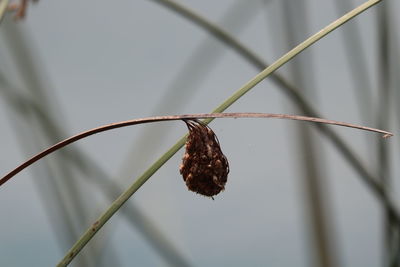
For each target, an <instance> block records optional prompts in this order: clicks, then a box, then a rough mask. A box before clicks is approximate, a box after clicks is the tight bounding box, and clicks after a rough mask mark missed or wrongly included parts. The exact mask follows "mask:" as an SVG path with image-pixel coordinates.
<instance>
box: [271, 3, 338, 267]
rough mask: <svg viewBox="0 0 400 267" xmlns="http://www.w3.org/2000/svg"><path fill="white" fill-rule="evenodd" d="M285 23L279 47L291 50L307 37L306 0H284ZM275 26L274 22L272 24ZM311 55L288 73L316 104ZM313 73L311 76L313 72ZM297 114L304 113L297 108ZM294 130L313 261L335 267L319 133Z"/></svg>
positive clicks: (323, 266)
mask: <svg viewBox="0 0 400 267" xmlns="http://www.w3.org/2000/svg"><path fill="white" fill-rule="evenodd" d="M280 3H281V4H282V5H283V8H282V11H283V14H282V16H281V17H282V22H281V23H283V25H284V28H285V30H283V31H282V35H284V37H286V38H284V40H283V42H284V43H281V44H278V45H279V47H283V48H286V49H290V47H293V46H294V45H296V43H298V42H299V41H301V38H302V36H307V35H308V34H309V32H308V29H307V28H308V21H307V18H309V16H308V14H307V11H306V9H307V8H306V1H295V2H292V1H290V0H284V1H281V2H280ZM272 25H273V24H272ZM312 61H313V59H312V54H311V53H309V54H308V56H307V58H304V57H299V58H297V60H294V61H293V62H292V64H290V66H289V72H290V74H291V76H292V77H293V79H292V80H293V81H294V82H295V84H296V85H297V86H299V87H300V88H303V95H305V96H306V97H307V99H309V100H311V101H312V102H313V103H315V104H316V103H317V100H318V97H317V96H316V93H317V92H316V90H315V88H314V84H313V75H314V73H315V70H314V68H313V64H312ZM310 74H312V75H310ZM294 110H295V113H301V110H299V108H295V109H294ZM294 128H295V131H290V132H293V134H292V139H293V140H294V142H295V148H294V150H295V151H296V152H297V153H294V154H293V155H294V156H295V160H297V161H299V169H300V172H299V175H300V176H301V179H302V180H301V185H302V189H303V190H302V195H303V207H304V213H305V214H306V215H305V218H304V222H305V227H306V229H307V232H308V233H309V240H308V241H309V242H308V244H310V246H311V249H310V254H311V257H310V258H311V262H312V265H314V266H319V267H334V266H336V265H337V264H336V258H337V255H336V254H337V252H336V249H335V247H334V242H333V236H334V234H333V232H334V231H332V230H334V227H333V221H332V220H331V218H330V215H331V208H330V207H331V203H330V198H329V195H330V194H329V193H330V192H329V190H328V189H329V187H327V186H326V178H327V177H326V176H327V173H326V172H324V170H325V169H326V168H325V166H326V163H325V161H324V153H323V152H324V151H323V150H322V145H321V142H320V141H319V139H318V138H316V132H315V131H312V129H311V128H309V127H306V125H304V124H298V125H295V126H294Z"/></svg>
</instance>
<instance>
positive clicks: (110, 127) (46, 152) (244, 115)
mask: <svg viewBox="0 0 400 267" xmlns="http://www.w3.org/2000/svg"><path fill="white" fill-rule="evenodd" d="M205 118H208V119H211V118H213V119H214V118H275V119H289V120H298V121H309V122H315V123H324V124H332V125H337V126H343V127H349V128H356V129H360V130H364V131H370V132H376V133H381V134H383V137H384V138H387V137H391V136H393V134H392V133H391V132H387V131H384V130H379V129H375V128H371V127H365V126H361V125H356V124H352V123H347V122H339V121H333V120H326V119H321V118H313V117H306V116H297V115H287V114H272V113H252V112H251V113H205V114H187V115H173V116H157V117H149V118H141V119H134V120H129V121H122V122H116V123H112V124H107V125H104V126H100V127H97V128H94V129H91V130H88V131H85V132H82V133H79V134H77V135H74V136H72V137H70V138H67V139H65V140H63V141H61V142H59V143H57V144H55V145H53V146H51V147H49V148H47V149H45V150H43V151H42V152H40V153H39V154H36V155H35V156H33V157H32V158H30V159H29V160H27V161H26V162H24V163H22V164H21V165H19V166H18V167H17V168H15V169H14V170H12V171H11V172H9V173H8V174H7V175H5V176H4V177H3V178H1V179H0V186H1V185H3V184H4V183H5V182H7V181H8V180H10V179H11V178H12V177H14V176H15V175H16V174H18V173H19V172H20V171H22V170H23V169H25V168H27V167H28V166H30V165H32V164H33V163H35V162H36V161H38V160H40V159H41V158H43V157H45V156H47V155H49V154H51V153H53V152H55V151H57V150H59V149H60V148H63V147H65V146H67V145H69V144H72V143H74V142H76V141H78V140H81V139H83V138H85V137H88V136H90V135H94V134H97V133H101V132H105V131H109V130H113V129H116V128H122V127H126V126H131V125H135V124H143V123H151V122H159V121H176V120H183V119H205ZM184 138H185V137H183V139H184Z"/></svg>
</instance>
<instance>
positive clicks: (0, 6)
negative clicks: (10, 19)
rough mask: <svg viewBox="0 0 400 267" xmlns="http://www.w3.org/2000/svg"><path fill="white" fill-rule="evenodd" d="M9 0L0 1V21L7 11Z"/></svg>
mask: <svg viewBox="0 0 400 267" xmlns="http://www.w3.org/2000/svg"><path fill="white" fill-rule="evenodd" d="M8 3H9V0H2V1H1V2H0V23H1V22H2V21H3V18H4V15H5V14H6V12H7V7H8Z"/></svg>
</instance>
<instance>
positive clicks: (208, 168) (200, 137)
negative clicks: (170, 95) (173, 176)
mask: <svg viewBox="0 0 400 267" xmlns="http://www.w3.org/2000/svg"><path fill="white" fill-rule="evenodd" d="M184 122H185V123H186V125H187V127H188V128H189V136H188V138H187V141H186V151H185V154H184V156H183V158H182V164H181V166H180V168H179V170H180V173H181V174H182V176H183V180H184V181H185V183H186V185H187V187H188V189H189V190H191V191H193V192H196V193H199V194H201V195H204V196H208V197H212V196H214V195H217V194H218V193H219V192H221V191H222V190H224V188H225V183H226V181H227V177H228V173H229V164H228V160H227V159H226V157H225V155H224V154H223V153H222V151H221V147H220V145H219V142H218V139H217V136H216V135H215V134H214V132H213V131H212V130H211V129H210V128H209V127H207V126H206V125H205V124H203V123H202V122H200V121H198V120H184Z"/></svg>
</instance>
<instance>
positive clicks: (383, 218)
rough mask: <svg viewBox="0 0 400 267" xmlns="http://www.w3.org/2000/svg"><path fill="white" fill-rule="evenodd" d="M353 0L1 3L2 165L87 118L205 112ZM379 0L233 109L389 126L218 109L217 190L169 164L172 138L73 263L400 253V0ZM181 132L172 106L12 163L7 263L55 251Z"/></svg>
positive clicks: (52, 259)
mask: <svg viewBox="0 0 400 267" xmlns="http://www.w3.org/2000/svg"><path fill="white" fill-rule="evenodd" d="M363 2H364V1H362V0H329V1H328V0H327V1H317V0H301V1H299V0H296V1H290V0H279V1H278V0H264V1H261V0H260V1H256V0H254V1H243V0H220V1H194V0H190V1H189V0H185V1H183V0H180V1H179V5H176V2H171V1H164V0H137V1H104V0H100V1H77V0H70V1H61V0H56V1H47V0H41V1H39V2H38V3H37V4H34V5H29V7H28V10H27V16H26V18H25V19H24V20H21V21H15V20H14V19H13V14H11V13H10V14H7V15H6V16H5V18H4V20H3V21H2V22H1V25H0V62H1V64H0V93H1V94H0V127H1V128H0V130H1V138H0V147H1V150H0V151H1V153H0V171H1V175H5V174H6V173H7V172H9V171H10V170H12V169H13V168H15V167H16V166H17V165H19V164H20V163H22V162H23V161H25V160H26V159H28V158H29V157H31V156H32V155H34V154H36V153H38V152H40V151H41V150H43V149H44V148H46V147H47V146H50V145H52V144H54V143H56V142H58V141H60V140H62V139H64V138H66V137H68V136H71V135H74V134H76V133H79V132H81V131H84V130H87V129H90V128H93V127H97V126H100V125H103V124H107V123H111V122H117V121H122V120H128V119H133V118H140V117H148V116H155V115H168V114H170V115H173V114H185V113H203V112H204V113H206V112H211V111H212V110H213V109H214V108H215V107H216V106H217V105H219V104H220V103H222V102H223V101H224V100H225V99H226V98H227V97H229V96H230V95H231V94H232V93H233V92H234V91H236V90H237V89H238V88H240V87H241V86H242V85H243V84H244V83H245V82H247V81H248V80H250V79H251V78H252V77H254V76H255V75H256V74H257V73H258V72H259V71H260V70H262V69H263V68H264V67H265V66H267V65H268V64H270V63H272V62H274V61H275V60H276V59H278V58H279V57H280V56H281V55H283V54H284V53H286V52H287V51H289V50H290V49H291V48H293V47H294V46H295V45H297V44H298V43H300V42H302V41H303V40H305V39H306V38H307V37H309V36H310V35H311V34H313V33H315V32H317V31H319V30H320V29H322V28H323V27H325V26H326V25H327V24H329V23H330V22H332V21H334V20H335V19H337V18H339V17H340V16H342V15H343V14H345V13H346V12H348V11H350V10H351V9H353V8H355V7H356V6H358V5H360V4H362V3H363ZM383 2H384V3H380V4H379V5H377V6H374V7H373V8H371V9H369V10H367V11H366V12H365V13H363V14H361V15H359V16H358V17H356V18H355V19H354V20H352V21H350V22H349V23H347V24H345V25H343V26H342V27H340V28H339V29H338V30H336V31H334V32H333V33H331V34H329V35H328V36H327V37H325V38H323V39H322V40H321V41H319V42H317V43H316V44H315V45H313V46H312V47H310V48H309V49H307V50H306V51H304V52H302V53H301V54H300V55H299V56H297V57H296V58H295V59H294V60H292V61H290V62H289V63H288V64H286V65H285V66H283V67H282V68H281V69H279V70H278V71H277V72H276V74H278V76H274V77H272V76H271V77H269V78H267V79H266V80H265V81H263V82H262V83H260V84H259V85H257V86H256V87H255V88H254V89H253V90H252V91H250V92H249V93H248V94H246V95H245V96H243V97H242V98H241V99H240V100H239V101H238V102H236V103H235V104H234V105H232V106H231V107H230V108H229V109H228V110H227V111H228V112H267V113H288V114H307V115H310V112H311V111H310V108H311V109H312V110H313V111H312V112H314V113H313V114H315V113H316V114H317V115H318V116H321V117H323V118H326V119H332V120H338V121H346V122H351V123H356V124H362V125H365V126H370V127H380V128H383V129H385V130H389V131H392V132H393V133H394V134H395V136H394V137H393V138H390V139H382V138H381V137H380V135H378V134H373V133H369V132H364V131H359V130H354V129H348V128H340V127H331V126H329V127H325V128H324V129H325V130H321V129H318V128H316V127H315V125H313V124H311V123H305V122H294V121H284V120H265V119H236V120H235V119H218V120H215V121H213V122H212V123H211V124H210V127H211V128H212V129H213V130H214V132H215V133H216V135H217V136H218V138H219V141H220V143H221V147H222V150H223V152H224V154H225V155H226V157H227V158H228V160H229V162H230V170H231V171H230V174H229V177H228V182H227V184H226V190H225V191H224V192H222V193H220V194H219V195H218V196H216V197H215V200H214V201H213V200H212V199H210V198H206V197H203V196H200V195H196V194H195V193H193V192H189V191H188V190H187V188H186V186H185V184H184V182H183V179H182V177H181V175H180V174H179V169H178V168H179V165H180V162H181V157H182V155H183V149H181V151H180V152H178V153H177V154H176V155H175V156H174V157H173V158H172V159H171V160H169V161H168V162H167V163H166V164H165V165H164V166H163V167H162V168H161V169H160V170H159V171H158V172H157V173H156V174H155V175H154V176H153V177H152V178H151V179H150V180H149V181H148V182H147V183H146V184H145V185H144V186H143V187H142V188H140V190H139V191H138V192H137V193H135V194H134V196H133V197H132V198H131V199H130V200H129V201H128V202H127V203H126V204H125V205H124V207H123V209H122V210H120V211H119V212H117V214H116V215H115V216H113V217H112V219H111V220H110V221H109V222H108V223H107V224H106V225H105V226H104V227H103V228H102V229H101V230H100V231H99V232H98V234H97V235H96V236H95V238H94V239H93V240H92V241H91V242H90V243H89V244H88V246H87V247H85V248H84V249H83V251H82V253H81V254H79V255H78V256H77V257H76V258H75V260H74V261H73V262H72V264H71V266H349V267H350V266H371V267H372V266H400V265H399V264H400V260H399V258H400V233H399V228H398V225H399V224H398V222H397V223H396V222H395V221H393V218H391V217H390V216H388V213H387V211H386V209H385V205H384V203H385V202H387V201H386V200H387V199H390V200H391V201H392V203H394V205H395V206H398V204H399V203H400V196H399V194H398V192H399V189H400V183H399V180H398V179H397V177H398V175H399V173H400V169H399V165H398V164H396V162H399V155H400V153H399V152H400V149H399V148H400V146H399V145H400V143H399V141H398V132H399V131H398V130H399V126H400V124H399V116H397V114H398V113H399V105H398V103H399V102H400V91H399V88H398V86H399V84H400V83H399V82H400V80H399V75H398V73H399V70H400V65H399V64H400V47H399V43H400V39H399V30H398V27H397V25H399V18H398V16H397V13H398V12H399V11H400V4H399V3H398V1H394V0H386V1H383ZM182 8H183V9H182ZM184 8H189V9H190V10H191V11H192V12H195V13H196V14H197V15H198V17H194V16H193V14H191V15H188V13H185V12H186V11H187V10H186V9H184ZM196 18H197V19H200V21H199V20H197V21H193V19H196ZM201 19H205V20H206V21H202V20H201ZM205 22H208V23H211V24H204V23H205ZM201 23H203V24H201ZM206 26H207V27H217V29H218V30H217V29H216V28H212V29H214V31H212V30H211V31H210V28H208V29H206V28H205V27H206ZM221 30H222V31H221ZM221 34H222V35H221ZM221 36H222V37H223V38H222V37H221ZM228 37H229V38H228ZM221 38H222V39H221ZM244 51H247V54H246V52H244ZM293 91H294V92H297V94H299V95H301V96H302V98H301V99H305V100H306V102H307V103H308V104H304V103H303V102H302V101H300V100H299V99H297V98H296V97H293V93H291V92H293ZM326 129H327V130H326ZM186 132H187V129H186V126H185V125H184V123H182V122H162V123H154V124H151V125H139V126H134V127H129V128H123V129H118V130H113V131H109V132H105V133H102V134H98V135H95V136H92V137H90V138H86V139H84V140H82V141H79V142H78V143H76V144H74V145H71V146H69V147H67V148H65V149H62V150H60V151H58V152H56V153H54V154H52V155H50V156H48V157H46V158H45V159H43V160H41V161H39V162H37V163H36V164H34V165H33V166H31V167H29V168H28V169H26V170H24V171H23V172H21V173H20V174H18V175H17V176H16V177H14V178H13V179H12V180H10V181H9V182H8V183H6V184H5V185H3V186H2V187H1V188H0V203H1V204H0V214H1V219H0V229H1V230H0V240H1V242H0V265H1V266H54V265H55V264H56V263H57V262H58V261H59V260H60V259H61V258H62V257H63V255H64V253H65V252H66V251H67V250H68V249H69V248H70V247H71V246H72V245H73V243H74V242H75V241H76V240H77V239H78V238H79V236H80V235H81V234H82V233H83V232H84V231H85V230H86V229H87V227H88V226H89V225H90V224H91V223H93V222H94V221H95V220H96V219H97V218H98V217H99V215H100V214H101V213H102V212H104V211H105V210H106V208H107V207H108V206H109V205H110V204H111V202H112V201H113V200H114V199H116V198H117V197H118V196H119V194H121V193H122V192H123V190H124V189H125V188H127V187H128V186H129V185H130V184H132V183H133V182H134V181H135V179H136V178H137V177H138V176H139V175H140V174H142V173H143V172H144V171H145V170H146V169H147V168H148V167H149V166H150V164H152V163H153V162H154V161H155V160H156V159H158V157H159V156H161V155H162V154H163V153H164V152H165V151H166V150H167V149H168V148H169V147H170V146H171V145H173V144H174V143H175V142H176V140H178V138H180V137H181V136H182V135H183V134H185V133H186ZM332 136H335V137H332ZM338 140H339V141H338ZM371 181H372V182H371ZM374 185H377V186H378V187H376V186H375V187H374ZM377 188H379V189H377ZM396 225H397V227H396Z"/></svg>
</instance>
